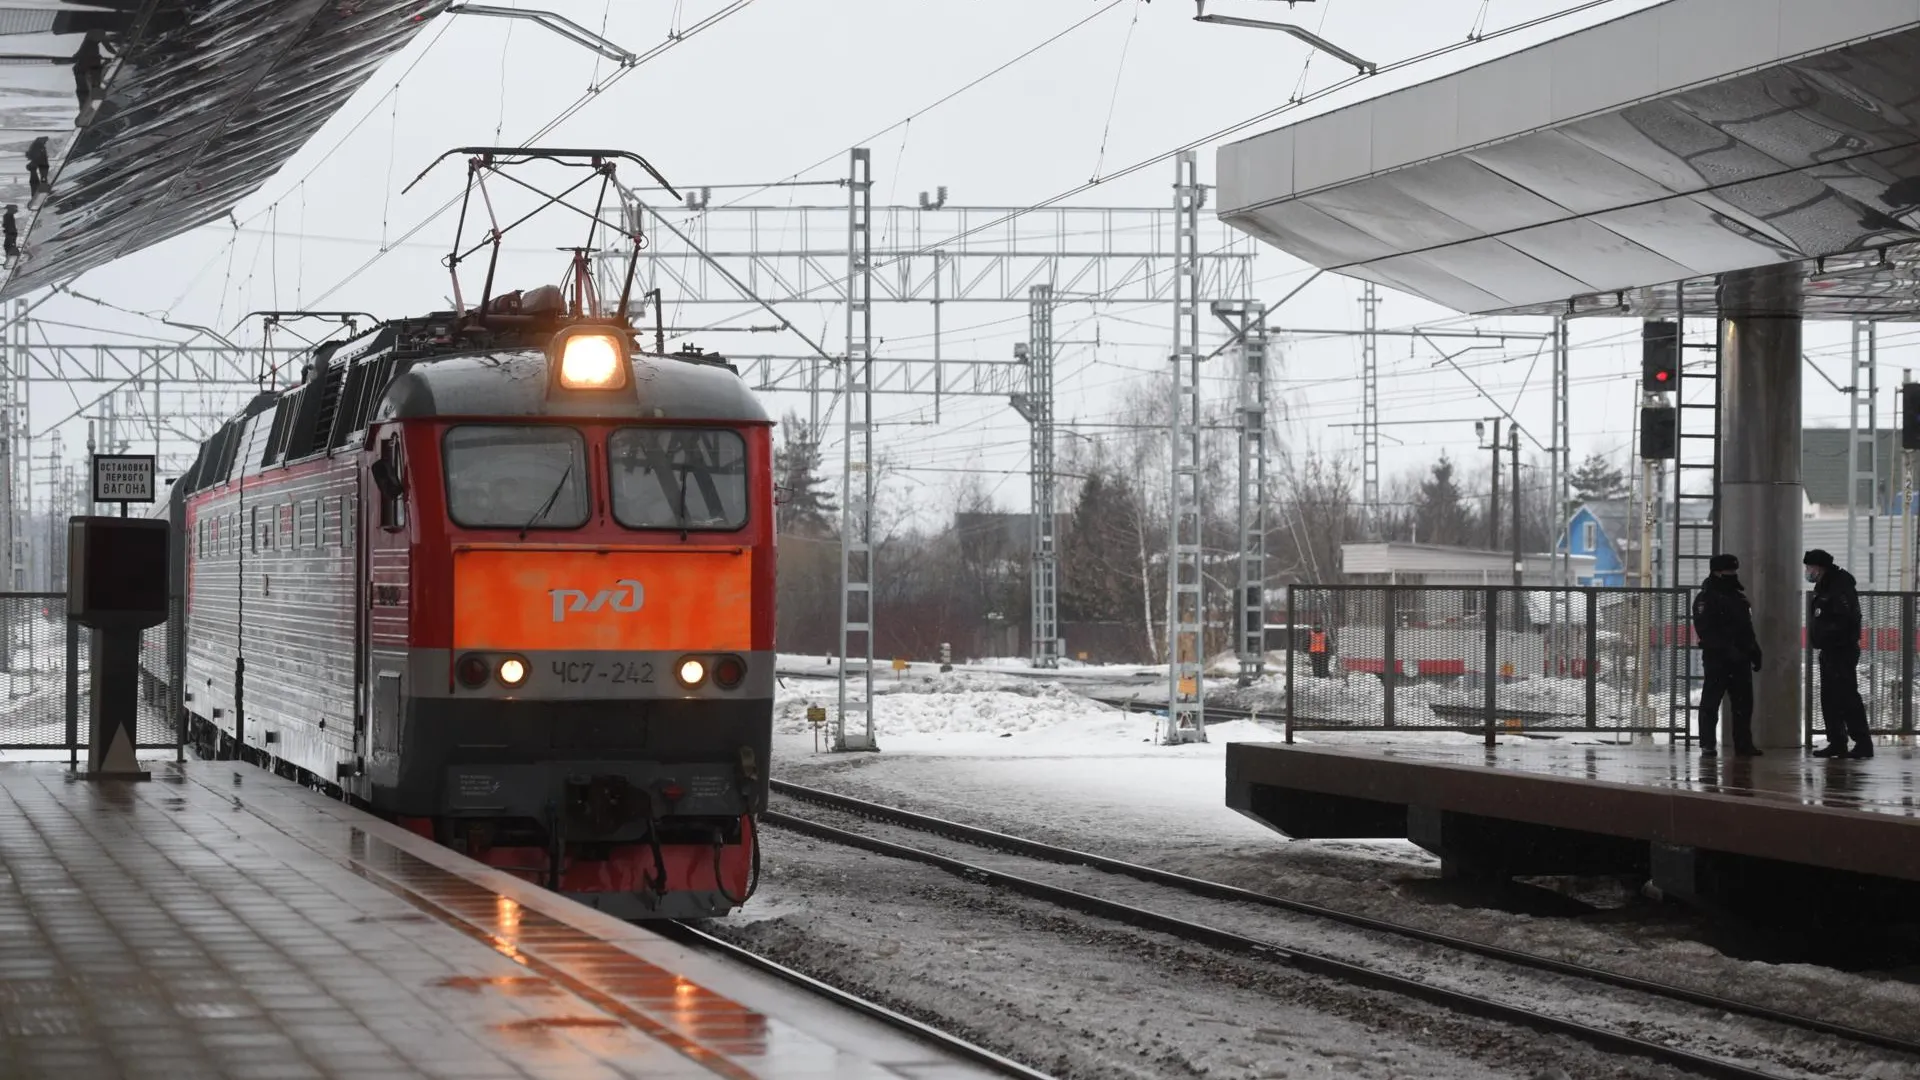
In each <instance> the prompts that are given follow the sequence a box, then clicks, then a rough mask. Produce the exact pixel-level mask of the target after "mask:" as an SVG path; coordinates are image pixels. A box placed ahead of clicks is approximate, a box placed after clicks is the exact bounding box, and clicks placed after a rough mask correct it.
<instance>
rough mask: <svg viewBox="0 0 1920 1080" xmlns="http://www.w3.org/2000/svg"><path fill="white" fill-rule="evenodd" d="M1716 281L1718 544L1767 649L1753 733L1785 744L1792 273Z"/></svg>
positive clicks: (1794, 553) (1792, 721) (1796, 516)
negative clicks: (1719, 319)
mask: <svg viewBox="0 0 1920 1080" xmlns="http://www.w3.org/2000/svg"><path fill="white" fill-rule="evenodd" d="M1719 291H1720V313H1721V315H1722V316H1724V318H1725V322H1724V324H1723V327H1724V338H1723V340H1722V341H1721V354H1720V355H1721V363H1722V365H1723V367H1722V369H1721V372H1720V378H1721V387H1722V391H1721V392H1722V394H1723V395H1724V396H1723V397H1722V398H1721V402H1720V407H1721V414H1720V430H1721V432H1722V433H1723V434H1722V436H1721V439H1722V445H1721V458H1720V462H1721V464H1720V512H1721V514H1722V520H1721V523H1720V550H1721V551H1725V552H1731V553H1733V554H1734V555H1736V556H1738V557H1739V559H1740V579H1741V581H1742V582H1744V583H1745V584H1746V587H1747V596H1748V597H1749V598H1750V599H1751V600H1752V601H1753V622H1754V630H1755V632H1756V634H1757V635H1758V637H1759V639H1760V651H1761V652H1762V653H1763V654H1765V658H1766V664H1765V670H1763V671H1762V672H1761V673H1760V674H1759V675H1758V676H1756V678H1755V680H1754V688H1753V690H1754V694H1753V697H1754V710H1753V734H1754V741H1755V742H1756V743H1758V744H1759V745H1760V747H1761V749H1763V750H1774V749H1785V748H1789V747H1797V746H1799V745H1800V730H1801V725H1800V716H1801V713H1800V708H1801V707H1800V669H1801V657H1800V623H1801V608H1802V607H1803V606H1804V604H1805V598H1804V596H1803V594H1802V576H1801V569H1800V554H1801V548H1800V521H1801V487H1800V374H1801V355H1800V280H1799V276H1798V274H1797V273H1795V272H1794V271H1792V270H1790V269H1781V268H1769V269H1766V270H1752V271H1743V272H1741V273H1738V274H1727V275H1723V276H1722V277H1721V279H1720V290H1719ZM1722 741H1723V742H1729V743H1730V741H1731V733H1725V732H1723V735H1722Z"/></svg>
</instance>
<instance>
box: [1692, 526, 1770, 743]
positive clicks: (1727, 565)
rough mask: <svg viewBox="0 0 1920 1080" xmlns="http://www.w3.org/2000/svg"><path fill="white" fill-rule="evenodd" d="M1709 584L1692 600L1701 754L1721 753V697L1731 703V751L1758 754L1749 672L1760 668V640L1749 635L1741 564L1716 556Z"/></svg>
mask: <svg viewBox="0 0 1920 1080" xmlns="http://www.w3.org/2000/svg"><path fill="white" fill-rule="evenodd" d="M1707 569H1708V571H1709V573H1708V574H1707V580H1705V581H1703V582H1701V583H1700V591H1699V592H1698V593H1695V594H1694V597H1693V632H1694V634H1695V635H1696V636H1697V637H1698V638H1699V639H1700V663H1701V666H1702V667H1704V668H1705V669H1706V677H1705V678H1704V679H1703V680H1702V681H1701V684H1700V753H1701V755H1702V756H1704V757H1713V756H1714V755H1716V754H1718V753H1719V752H1720V750H1719V739H1718V735H1719V726H1720V699H1721V698H1722V697H1725V698H1726V699H1727V700H1728V701H1731V702H1732V703H1733V752H1734V753H1735V754H1739V755H1741V756H1742V757H1746V756H1758V755H1759V753H1760V748H1759V747H1757V746H1755V745H1753V673H1754V672H1756V671H1759V670H1760V642H1759V641H1758V640H1757V639H1756V638H1755V637H1754V635H1753V604H1752V603H1751V602H1750V601H1748V600H1747V591H1746V589H1745V587H1743V586H1742V585H1741V584H1740V575H1739V573H1738V571H1739V569H1740V560H1739V559H1737V558H1735V557H1733V556H1732V555H1725V554H1722V555H1715V556H1714V557H1713V558H1712V560H1710V561H1709V562H1708V563H1707Z"/></svg>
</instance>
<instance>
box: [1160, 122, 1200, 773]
mask: <svg viewBox="0 0 1920 1080" xmlns="http://www.w3.org/2000/svg"><path fill="white" fill-rule="evenodd" d="M1198 171H1199V170H1198V168H1197V166H1196V164H1195V160H1194V154H1193V151H1191V150H1188V151H1185V152H1183V153H1182V154H1181V155H1180V156H1179V158H1178V159H1177V160H1176V161H1175V173H1174V195H1173V200H1174V201H1173V205H1174V210H1175V211H1176V214H1175V218H1174V234H1175V236H1176V238H1177V239H1176V243H1175V247H1176V250H1177V251H1178V258H1177V263H1176V266H1175V269H1174V274H1173V313H1174V314H1173V358H1172V361H1173V413H1172V423H1171V425H1170V430H1169V432H1168V436H1169V437H1168V439H1167V442H1168V444H1169V446H1170V448H1171V462H1170V464H1171V468H1170V470H1169V472H1170V479H1171V481H1172V482H1171V483H1170V484H1169V485H1168V493H1167V494H1168V503H1167V723H1166V727H1165V729H1164V730H1163V731H1162V733H1161V742H1163V743H1165V744H1169V745H1171V744H1175V743H1187V742H1205V741H1206V739H1207V722H1206V716H1205V708H1206V686H1205V677H1206V676H1205V671H1204V669H1205V667H1206V595H1205V581H1206V578H1205V566H1204V565H1203V563H1202V559H1203V547H1202V545H1203V542H1204V537H1203V535H1202V531H1201V530H1202V521H1203V518H1202V515H1201V501H1200V496H1201V476H1200V428H1201V424H1202V416H1201V412H1200V201H1201V198H1202V193H1201V188H1200V179H1199V176H1198Z"/></svg>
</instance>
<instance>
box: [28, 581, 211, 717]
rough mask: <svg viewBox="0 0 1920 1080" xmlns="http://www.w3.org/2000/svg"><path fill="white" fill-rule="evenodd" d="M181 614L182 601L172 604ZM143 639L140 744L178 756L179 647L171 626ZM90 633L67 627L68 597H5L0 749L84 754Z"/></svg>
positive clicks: (31, 595) (85, 629)
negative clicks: (82, 752)
mask: <svg viewBox="0 0 1920 1080" xmlns="http://www.w3.org/2000/svg"><path fill="white" fill-rule="evenodd" d="M173 604H174V607H175V608H176V614H177V613H178V612H177V609H178V606H179V604H180V601H179V600H177V599H176V600H174V601H173ZM176 622H178V620H177V619H174V620H169V622H168V623H166V624H162V625H160V626H156V627H153V628H151V629H149V630H147V631H145V632H144V633H142V634H141V635H140V667H141V676H140V695H139V709H140V712H139V715H138V718H137V722H136V725H135V739H136V742H137V744H138V747H139V748H140V749H142V750H157V749H177V748H178V747H179V745H180V729H179V717H180V716H181V708H180V692H181V684H180V679H179V678H178V677H177V676H176V675H175V674H174V673H177V672H178V671H180V670H181V666H180V664H179V660H180V659H181V658H182V655H183V654H182V651H181V644H182V643H177V642H174V641H173V640H172V635H171V634H170V633H169V630H168V628H169V626H170V625H172V624H174V623H176ZM91 635H92V631H90V630H88V629H87V628H86V627H84V626H78V625H74V624H70V623H69V622H68V621H67V598H66V594H64V593H20V592H15V593H0V643H4V647H0V687H3V688H4V693H5V698H4V701H0V750H64V751H68V752H70V753H73V752H78V751H80V750H84V749H85V748H86V745H87V740H88V715H89V709H90V708H91V705H92V700H91V699H92V694H91V686H92V679H91V677H90V674H91V673H90V671H89V669H88V655H89V647H90V644H91V640H90V639H91Z"/></svg>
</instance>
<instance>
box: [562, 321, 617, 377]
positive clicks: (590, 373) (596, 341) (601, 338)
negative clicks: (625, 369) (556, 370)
mask: <svg viewBox="0 0 1920 1080" xmlns="http://www.w3.org/2000/svg"><path fill="white" fill-rule="evenodd" d="M625 356H626V350H625V349H622V348H621V347H620V342H619V341H618V340H617V339H616V338H615V337H614V336H613V335H612V334H570V335H568V336H567V337H566V339H565V340H563V341H562V342H561V344H560V385H561V387H563V388H564V389H567V390H613V389H618V388H619V387H620V386H622V385H623V384H624V383H625V380H624V379H622V378H621V372H620V365H621V363H622V361H623V360H624V359H625Z"/></svg>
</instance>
